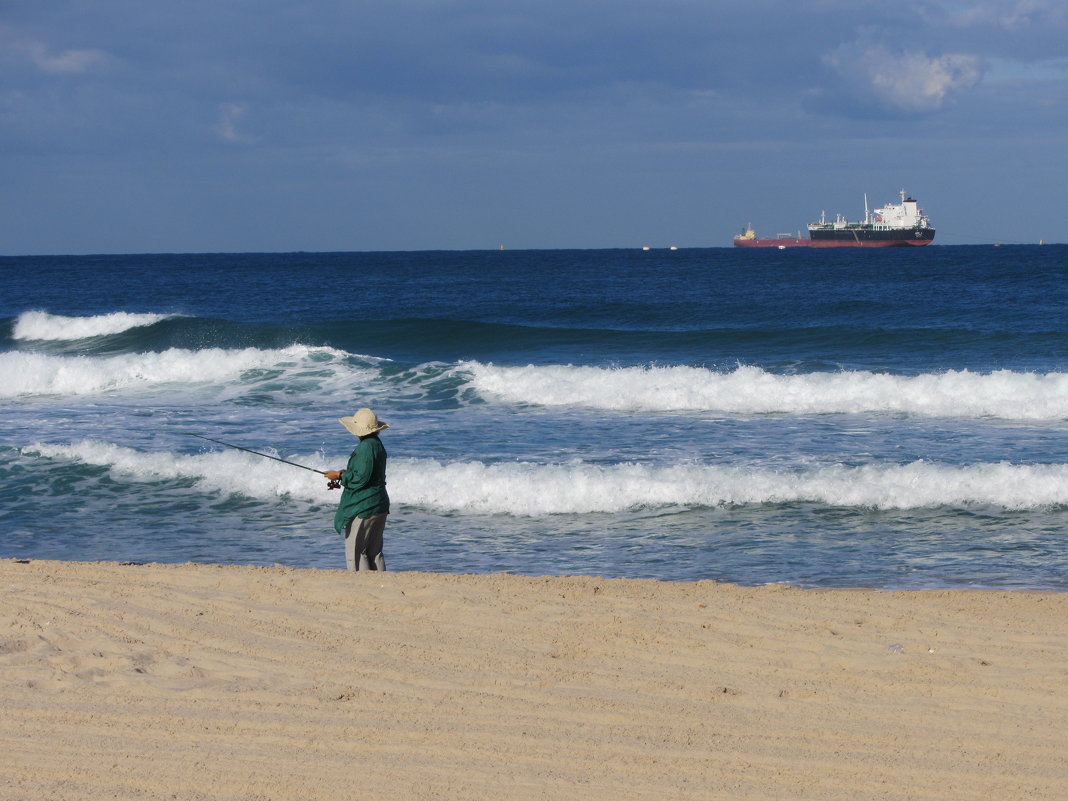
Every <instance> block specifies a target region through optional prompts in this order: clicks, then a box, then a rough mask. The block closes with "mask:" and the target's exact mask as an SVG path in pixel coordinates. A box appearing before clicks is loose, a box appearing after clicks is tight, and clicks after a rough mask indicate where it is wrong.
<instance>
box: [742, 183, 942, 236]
mask: <svg viewBox="0 0 1068 801" xmlns="http://www.w3.org/2000/svg"><path fill="white" fill-rule="evenodd" d="M934 237H935V229H934V228H933V227H931V221H930V220H929V219H928V217H927V215H926V214H925V213H924V211H923V209H921V208H920V207H919V204H918V203H917V202H916V200H915V199H914V198H912V197H910V196H908V195H906V193H905V190H904V189H902V190H901V202H900V203H887V204H886V205H885V206H883V207H882V208H881V209H875V210H874V212H873V211H871V210H869V208H868V196H867V195H865V196H864V219H863V220H862V221H861V222H847V221H846V219H845V218H844V217H843V216H842V215H841V214H839V215H838V216H837V217H836V218H835V219H834V220H833V221H832V222H828V221H827V214H826V212H824V213H823V214H822V215H820V219H819V221H817V222H814V223H809V225H808V239H803V238H802V237H801V233H800V232H798V235H797V236H796V237H794V236H791V235H790V234H778V235H777V236H776V237H775V238H773V239H761V238H759V237H758V236H757V235H756V231H754V230H753V226H752V225H750V226H749V227H748V228H746V229H745V231H743V232H742V233H741V234H738V235H736V236H735V237H734V246H735V247H736V248H770V247H775V248H778V249H779V250H785V249H786V248H790V247H794V248H808V247H811V248H840V247H849V248H888V247H908V246H913V247H915V246H920V245H929V244H931V242H932V241H933V240H934Z"/></svg>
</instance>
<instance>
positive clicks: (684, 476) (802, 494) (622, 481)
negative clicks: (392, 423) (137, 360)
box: [22, 440, 1068, 517]
mask: <svg viewBox="0 0 1068 801" xmlns="http://www.w3.org/2000/svg"><path fill="white" fill-rule="evenodd" d="M22 452H23V454H25V455H34V456H43V457H48V458H51V459H57V460H62V461H71V462H79V463H85V464H92V465H98V466H103V467H107V468H109V469H110V472H111V473H112V474H113V475H114V476H115V477H116V478H118V479H122V480H132V481H149V482H153V481H159V480H161V479H168V480H169V479H179V478H186V479H194V480H195V481H196V482H197V486H198V487H200V488H202V489H206V490H213V491H222V492H228V493H240V494H244V495H248V496H252V497H259V498H270V497H275V496H280V495H289V496H292V497H296V498H303V499H306V500H309V501H320V502H327V503H332V502H333V501H335V500H336V498H337V494H336V493H331V492H328V491H327V490H326V487H325V483H324V482H323V480H322V479H321V478H319V477H317V476H315V475H314V474H312V473H310V472H307V471H302V470H299V469H297V468H293V467H290V466H287V465H283V464H280V463H277V462H271V461H268V460H264V459H262V458H260V457H256V456H252V455H249V454H244V453H240V452H237V451H222V452H211V453H202V454H195V455H184V454H175V453H169V452H160V453H145V452H141V451H137V450H134V449H132V448H126V447H122V446H119V445H114V444H111V443H104V442H98V441H92V440H84V441H81V442H74V443H70V444H66V445H50V444H36V445H31V446H27V447H25V448H23V449H22ZM285 458H290V459H292V460H293V461H297V462H300V463H301V464H305V465H307V466H309V467H312V468H314V469H322V470H327V469H332V468H333V467H336V466H337V465H335V464H328V463H327V461H326V460H325V459H324V458H323V456H322V455H321V454H312V455H297V456H287V457H285ZM335 461H338V462H339V463H340V459H339V460H335ZM389 480H390V482H389V491H390V496H391V498H392V500H393V501H394V503H396V504H397V505H398V506H417V507H422V508H425V509H428V510H432V511H444V512H454V513H456V512H458V513H464V514H479V515H486V514H505V515H514V516H534V517H538V516H544V515H550V514H589V513H616V512H625V511H628V510H634V509H640V508H670V507H682V508H708V507H718V506H734V505H748V504H782V503H813V504H819V505H825V506H834V507H845V508H850V507H852V508H865V509H884V510H895V509H919V508H935V507H956V508H968V507H989V506H994V507H1001V508H1004V509H1013V510H1019V509H1033V508H1041V507H1048V506H1057V505H1066V504H1068V465H1063V464H1052V465H1017V464H1010V463H1007V462H999V463H983V464H972V465H960V466H957V465H945V464H936V463H931V462H925V461H916V462H912V463H909V464H903V465H896V464H872V465H864V466H859V467H847V466H841V465H828V466H815V467H811V468H807V469H803V470H790V471H787V470H774V469H768V468H756V467H724V466H718V465H700V464H679V465H669V466H653V465H644V464H634V463H621V464H614V465H591V464H586V463H582V462H575V463H566V464H535V463H514V462H509V463H499V464H485V463H481V462H449V463H441V462H437V461H434V460H428V459H403V458H400V459H393V460H391V461H390V471H389Z"/></svg>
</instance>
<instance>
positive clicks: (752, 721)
mask: <svg viewBox="0 0 1068 801" xmlns="http://www.w3.org/2000/svg"><path fill="white" fill-rule="evenodd" d="M1066 690H1068V594H1055V593H1032V592H1000V591H998V592H994V591H926V592H877V591H866V590H799V589H793V588H786V587H774V586H773V587H760V588H745V587H738V586H732V585H726V584H717V583H713V582H697V583H668V582H659V581H651V580H620V579H611V580H608V579H598V578H529V577H520V576H512V575H480V576H455V575H436V574H426V573H401V572H391V573H384V574H376V573H366V574H346V573H344V572H340V571H318V570H294V569H289V568H285V567H281V566H278V567H274V568H255V567H221V566H215V565H191V564H186V565H161V564H151V565H130V564H127V565H123V564H117V563H73V562H71V563H68V562H50V561H29V562H23V561H16V560H11V559H6V560H0V704H2V709H3V714H2V715H0V753H2V754H3V756H2V757H0V797H2V798H3V799H34V801H38V800H39V799H53V800H58V799H79V801H81V800H82V799H90V798H92V799H98V798H108V799H242V800H245V799H247V800H248V801H252V800H253V799H255V800H257V801H261V800H263V799H270V800H271V801H275V800H278V799H294V801H297V800H298V799H299V800H302V801H303V800H307V799H338V800H339V801H340V800H341V799H346V800H348V801H351V800H352V799H548V798H567V799H631V798H633V799H638V798H643V799H644V798H657V799H813V800H815V799H819V800H820V801H828V800H831V799H842V801H845V800H846V799H849V801H857V800H858V799H954V801H960V799H1058V801H1060V799H1063V798H1065V797H1066V796H1068V723H1066V721H1068V693H1066Z"/></svg>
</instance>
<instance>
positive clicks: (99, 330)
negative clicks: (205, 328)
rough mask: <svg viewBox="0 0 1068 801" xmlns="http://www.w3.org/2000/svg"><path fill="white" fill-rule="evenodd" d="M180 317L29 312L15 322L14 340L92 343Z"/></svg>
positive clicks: (168, 315)
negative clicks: (82, 315)
mask: <svg viewBox="0 0 1068 801" xmlns="http://www.w3.org/2000/svg"><path fill="white" fill-rule="evenodd" d="M179 316H181V315H177V314H131V313H129V312H112V313H111V314H97V315H91V316H88V317H67V316H64V315H60V314H49V313H48V312H45V311H27V312H23V313H22V314H20V315H19V316H18V319H16V320H15V324H14V326H13V328H12V332H11V336H12V338H13V339H28V340H38V341H48V340H73V339H88V338H90V337H101V336H111V335H112V334H121V333H122V332H123V331H129V330H130V329H131V328H143V327H145V326H149V325H155V324H156V323H158V322H160V321H162V320H168V319H170V318H172V317H179Z"/></svg>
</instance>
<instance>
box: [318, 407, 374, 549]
mask: <svg viewBox="0 0 1068 801" xmlns="http://www.w3.org/2000/svg"><path fill="white" fill-rule="evenodd" d="M338 422H339V423H341V425H343V426H345V428H347V429H348V430H349V431H350V432H351V433H352V434H355V435H356V436H357V437H359V438H360V444H359V445H357V446H356V449H355V450H353V452H352V455H351V456H349V463H348V466H347V467H346V468H345V469H344V470H327V471H325V472H324V473H323V475H324V476H326V477H327V479H329V480H330V481H336V482H338V483H339V484H340V485H341V487H342V490H343V491H342V493H341V500H340V501H339V502H338V505H337V512H336V513H335V514H334V529H335V530H336V531H337V532H338V534H343V535H344V537H345V565H346V567H347V568H348V569H349V570H385V569H386V560H385V557H384V556H383V555H382V535H383V532H384V531H385V529H386V516H387V515H388V514H389V495H387V494H386V449H385V447H384V446H383V445H382V441H381V440H380V439H379V438H378V432H379V431H381V430H382V429H385V428H389V426H388V425H386V424H385V423H383V422H382V421H381V420H379V419H378V416H377V415H376V414H375V413H374V412H372V411H371V410H370V409H360V410H359V411H358V412H356V414H354V415H352V417H340V418H338Z"/></svg>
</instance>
